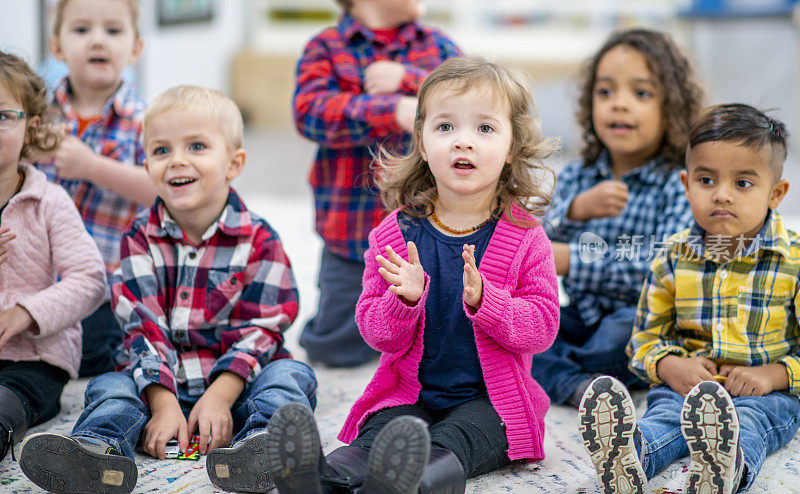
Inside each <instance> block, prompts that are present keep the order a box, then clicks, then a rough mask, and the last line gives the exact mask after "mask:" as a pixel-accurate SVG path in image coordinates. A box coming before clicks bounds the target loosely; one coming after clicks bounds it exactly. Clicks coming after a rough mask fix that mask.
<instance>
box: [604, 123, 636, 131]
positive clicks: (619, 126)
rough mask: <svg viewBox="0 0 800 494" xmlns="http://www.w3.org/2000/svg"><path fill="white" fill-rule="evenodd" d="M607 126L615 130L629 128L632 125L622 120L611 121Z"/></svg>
mask: <svg viewBox="0 0 800 494" xmlns="http://www.w3.org/2000/svg"><path fill="white" fill-rule="evenodd" d="M609 127H610V128H612V129H616V130H630V129H632V128H633V125H630V124H626V123H623V122H612V123H611V124H609Z"/></svg>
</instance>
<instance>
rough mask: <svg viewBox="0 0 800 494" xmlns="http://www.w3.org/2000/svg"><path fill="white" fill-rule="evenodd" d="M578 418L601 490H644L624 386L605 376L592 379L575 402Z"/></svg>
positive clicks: (633, 413) (633, 412) (639, 493)
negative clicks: (579, 398)
mask: <svg viewBox="0 0 800 494" xmlns="http://www.w3.org/2000/svg"><path fill="white" fill-rule="evenodd" d="M578 420H579V424H578V429H579V431H580V434H581V439H582V440H583V446H584V447H585V448H586V451H587V452H588V453H589V457H590V458H591V460H592V464H594V468H595V470H596V471H597V480H598V482H599V483H600V487H601V491H602V492H603V493H604V494H612V493H636V494H644V491H645V489H647V477H646V476H645V474H644V470H643V469H642V464H641V462H640V461H639V456H638V455H637V454H636V447H635V446H634V444H633V431H634V429H635V427H636V409H635V408H634V406H633V400H632V399H631V397H630V395H629V394H628V390H627V389H625V386H624V385H623V384H622V383H621V382H619V381H617V380H616V379H613V378H611V377H608V376H603V377H598V378H597V379H595V380H594V381H592V383H591V384H590V385H589V387H588V388H587V390H586V392H585V393H584V395H583V398H582V399H581V403H580V405H579V406H578Z"/></svg>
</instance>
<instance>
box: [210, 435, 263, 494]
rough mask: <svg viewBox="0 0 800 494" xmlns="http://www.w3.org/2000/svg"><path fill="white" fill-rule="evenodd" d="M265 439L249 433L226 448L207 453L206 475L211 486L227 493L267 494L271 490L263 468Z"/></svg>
mask: <svg viewBox="0 0 800 494" xmlns="http://www.w3.org/2000/svg"><path fill="white" fill-rule="evenodd" d="M267 436H268V434H265V433H258V434H253V435H252V436H250V437H249V438H247V439H245V440H243V441H241V442H239V443H237V444H235V445H233V446H232V447H230V448H217V449H214V450H211V451H210V452H209V453H208V456H206V472H208V478H209V479H210V480H211V483H212V484H214V485H215V486H216V487H218V488H220V489H222V490H223V491H229V492H268V491H270V490H271V489H273V488H274V487H275V484H274V483H273V482H272V477H270V475H269V470H268V469H267V456H266V450H267Z"/></svg>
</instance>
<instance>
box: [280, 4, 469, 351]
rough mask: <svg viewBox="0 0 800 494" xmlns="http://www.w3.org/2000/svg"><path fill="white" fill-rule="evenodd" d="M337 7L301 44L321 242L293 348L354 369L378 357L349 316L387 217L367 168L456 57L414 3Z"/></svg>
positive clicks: (304, 127) (304, 113)
mask: <svg viewBox="0 0 800 494" xmlns="http://www.w3.org/2000/svg"><path fill="white" fill-rule="evenodd" d="M337 1H338V3H339V4H340V5H341V6H342V8H343V9H344V13H343V14H342V17H341V19H340V20H339V24H338V25H337V26H336V27H333V28H330V29H327V30H325V31H323V32H322V33H320V34H319V35H318V36H316V37H315V38H313V39H312V40H311V41H309V43H308V45H306V48H305V52H304V53H303V57H302V58H301V59H300V62H299V64H298V68H297V90H296V92H295V95H294V113H295V120H296V123H297V128H298V130H299V131H300V133H301V134H303V136H305V137H307V138H308V139H311V140H312V141H314V142H316V143H317V144H319V149H318V150H317V156H316V159H315V161H314V166H313V168H312V170H311V175H310V177H309V180H310V182H311V186H312V187H313V189H314V197H315V207H316V229H317V233H319V235H320V236H321V237H322V239H323V241H324V247H323V250H322V260H321V262H320V268H319V283H318V284H319V291H320V298H319V305H318V309H317V315H316V316H315V317H314V318H312V319H311V320H309V321H308V323H307V324H306V326H305V328H303V333H302V335H301V337H300V344H301V345H302V346H303V347H305V349H306V350H307V351H308V357H309V358H310V359H311V360H312V361H316V362H321V363H324V364H327V365H331V366H353V365H358V364H361V363H363V362H366V361H368V360H371V359H373V358H374V357H375V356H376V355H377V353H376V352H375V351H374V350H373V349H372V348H370V347H369V345H367V344H366V343H365V342H364V340H363V339H362V338H361V336H360V335H359V332H358V327H357V326H356V322H355V319H354V310H355V305H356V302H357V301H358V297H359V295H360V294H361V276H362V275H363V274H364V252H366V250H367V248H368V247H369V245H368V241H367V237H368V235H369V232H370V230H372V229H373V228H374V227H376V226H378V223H380V221H381V219H383V217H384V216H385V215H386V213H385V211H384V206H383V204H381V201H380V198H379V197H378V193H377V189H376V187H375V182H374V179H373V177H372V170H371V166H370V165H371V164H372V161H373V158H374V156H375V153H376V152H377V147H378V145H382V146H384V147H388V148H390V149H394V150H396V151H397V152H400V151H401V150H402V149H403V148H404V146H405V145H406V144H407V142H408V134H407V132H411V131H412V127H413V125H414V112H415V111H416V106H417V101H416V97H415V96H416V94H417V90H418V89H419V85H420V84H421V83H422V80H423V79H424V78H425V76H426V75H427V74H428V73H429V72H430V71H431V70H432V69H434V68H435V67H436V66H437V65H439V64H440V63H441V62H442V60H444V59H446V58H449V57H452V56H458V55H459V54H460V52H459V50H458V48H456V47H455V46H454V45H453V43H452V42H451V41H450V40H449V39H447V38H446V37H444V36H443V35H442V34H441V33H440V32H438V31H436V30H434V29H431V28H428V27H425V26H422V25H420V24H419V23H418V22H417V19H418V18H419V17H421V16H422V13H423V11H424V7H423V1H422V0H393V1H391V2H385V1H378V2H376V1H374V0H337Z"/></svg>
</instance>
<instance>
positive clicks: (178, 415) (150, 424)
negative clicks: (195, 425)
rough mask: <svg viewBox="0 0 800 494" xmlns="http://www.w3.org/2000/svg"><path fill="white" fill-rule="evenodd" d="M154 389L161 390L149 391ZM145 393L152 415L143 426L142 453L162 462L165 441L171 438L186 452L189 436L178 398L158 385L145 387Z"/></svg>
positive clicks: (164, 453) (164, 454)
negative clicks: (175, 439)
mask: <svg viewBox="0 0 800 494" xmlns="http://www.w3.org/2000/svg"><path fill="white" fill-rule="evenodd" d="M155 387H158V388H161V389H158V390H156V389H153V390H151V389H150V388H155ZM153 391H158V394H157V395H156V393H153ZM145 392H146V394H147V398H148V405H150V411H151V412H152V414H153V415H152V417H150V420H148V421H147V424H145V426H144V431H143V434H142V448H144V451H145V452H146V453H147V454H149V455H150V456H152V457H153V458H159V459H161V460H163V459H164V457H165V456H166V451H165V449H166V446H167V441H169V440H170V439H172V438H177V439H178V447H179V448H180V450H181V451H186V449H187V448H188V447H189V434H188V430H187V426H186V419H185V418H184V417H183V411H182V410H181V406H180V404H179V403H178V398H177V397H176V396H175V395H174V394H172V392H171V391H169V390H168V389H166V388H164V387H163V386H161V385H158V384H151V385H150V386H148V387H146V388H145ZM166 393H169V395H172V396H169V395H168V394H166Z"/></svg>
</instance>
